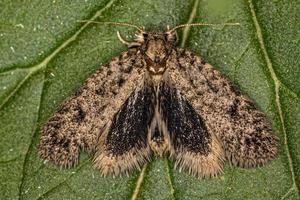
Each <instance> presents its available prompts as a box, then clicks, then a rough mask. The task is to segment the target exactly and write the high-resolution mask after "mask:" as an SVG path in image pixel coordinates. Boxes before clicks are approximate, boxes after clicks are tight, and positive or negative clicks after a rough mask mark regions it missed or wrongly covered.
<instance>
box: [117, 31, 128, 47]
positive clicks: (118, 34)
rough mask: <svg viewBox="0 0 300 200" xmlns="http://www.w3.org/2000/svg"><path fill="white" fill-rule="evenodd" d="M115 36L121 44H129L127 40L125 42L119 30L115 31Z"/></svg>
mask: <svg viewBox="0 0 300 200" xmlns="http://www.w3.org/2000/svg"><path fill="white" fill-rule="evenodd" d="M117 36H118V39H119V40H120V41H121V42H122V43H123V44H126V45H127V46H128V45H129V44H130V43H129V42H127V41H126V40H124V39H123V38H122V36H121V34H120V32H119V31H117Z"/></svg>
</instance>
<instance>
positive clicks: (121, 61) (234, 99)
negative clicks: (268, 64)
mask: <svg viewBox="0 0 300 200" xmlns="http://www.w3.org/2000/svg"><path fill="white" fill-rule="evenodd" d="M96 23H102V24H120V25H128V26H134V25H130V24H126V23H111V22H96ZM193 25H203V24H186V25H179V26H177V27H175V28H173V29H168V30H167V31H166V32H146V31H144V29H142V28H139V27H136V26H134V27H136V28H137V29H138V30H139V32H138V34H137V37H136V39H135V40H134V41H133V42H131V43H127V42H125V41H123V40H122V41H123V42H125V43H126V44H128V50H127V51H125V52H123V53H121V54H120V55H119V56H117V57H114V58H112V59H111V60H110V61H109V62H108V63H107V64H105V65H104V66H101V67H100V69H99V70H98V71H96V72H95V73H94V74H93V75H92V76H91V77H89V78H88V79H87V80H86V81H85V83H84V84H83V86H82V87H81V88H80V89H79V90H78V91H77V92H76V93H75V94H74V95H73V96H71V97H69V98H68V99H66V100H65V101H64V102H63V103H62V105H61V106H60V107H59V109H58V110H57V111H56V112H55V113H54V114H53V115H52V116H51V117H50V119H49V120H48V122H47V123H46V124H45V125H44V126H43V127H42V129H41V137H40V143H39V147H38V148H39V154H40V156H41V157H42V158H43V159H45V160H50V161H53V162H54V163H55V164H57V165H59V166H62V167H71V166H73V165H75V164H77V162H78V158H79V153H80V151H81V150H84V151H88V152H91V153H93V154H94V160H93V165H94V167H95V168H97V169H99V170H100V171H101V173H102V174H103V175H107V174H113V175H120V174H123V173H128V171H130V170H132V169H134V168H140V166H141V165H143V164H144V163H146V162H148V161H150V159H151V156H152V155H153V154H157V155H160V156H164V155H167V156H169V157H170V158H171V159H173V160H174V161H175V166H176V167H179V168H180V169H186V170H187V171H188V172H189V173H191V174H193V175H195V176H198V177H210V176H215V175H217V174H218V173H220V172H221V171H222V168H223V164H224V161H225V160H228V161H229V162H230V163H231V164H233V165H237V166H241V167H254V166H260V165H263V164H265V163H266V162H267V161H269V160H271V159H272V158H274V157H275V155H276V154H277V149H278V138H277V137H276V136H275V135H273V133H272V129H271V124H270V123H269V121H268V120H267V118H266V116H265V114H264V113H262V112H261V111H260V110H258V109H257V107H256V106H255V105H254V103H253V101H252V100H250V99H249V98H248V97H247V96H245V95H243V94H241V93H240V92H239V91H238V90H237V89H236V88H235V87H234V86H233V84H232V83H231V82H230V81H229V80H228V79H227V78H226V77H224V76H223V75H222V74H221V73H220V72H219V71H217V70H216V69H214V68H213V67H212V66H211V65H210V64H208V63H206V62H205V61H204V60H203V58H201V57H199V56H197V55H195V54H194V53H192V52H191V51H189V50H186V49H182V48H178V47H176V42H177V34H176V31H175V29H177V28H180V27H183V26H193Z"/></svg>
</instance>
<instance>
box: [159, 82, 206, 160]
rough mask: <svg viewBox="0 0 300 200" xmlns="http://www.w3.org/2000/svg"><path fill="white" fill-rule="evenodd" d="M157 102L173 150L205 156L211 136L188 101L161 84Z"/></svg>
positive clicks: (174, 89) (166, 85) (163, 83)
mask: <svg viewBox="0 0 300 200" xmlns="http://www.w3.org/2000/svg"><path fill="white" fill-rule="evenodd" d="M158 102H159V106H160V112H161V114H162V116H163V119H164V120H165V122H166V124H167V128H168V131H169V132H170V138H171V142H172V144H173V145H174V148H175V150H176V149H179V148H184V149H186V150H187V151H191V152H194V153H201V154H203V155H207V154H208V153H209V151H210V149H209V143H210V142H211V136H210V134H209V133H208V131H207V129H206V126H205V124H204V122H203V119H202V118H201V117H200V116H199V114H198V113H197V112H196V111H195V110H194V108H193V107H192V105H191V104H190V103H189V102H188V100H187V99H186V98H185V97H184V96H182V94H180V92H179V91H178V90H177V89H176V88H175V87H172V86H171V87H170V86H169V85H168V84H167V83H165V82H162V83H161V85H160V87H159V93H158Z"/></svg>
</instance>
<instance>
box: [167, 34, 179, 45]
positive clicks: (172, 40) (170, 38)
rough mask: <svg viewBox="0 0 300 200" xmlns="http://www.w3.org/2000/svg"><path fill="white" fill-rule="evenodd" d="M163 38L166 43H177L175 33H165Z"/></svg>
mask: <svg viewBox="0 0 300 200" xmlns="http://www.w3.org/2000/svg"><path fill="white" fill-rule="evenodd" d="M165 37H166V40H167V41H170V42H174V43H176V42H177V34H176V33H167V34H166V35H165Z"/></svg>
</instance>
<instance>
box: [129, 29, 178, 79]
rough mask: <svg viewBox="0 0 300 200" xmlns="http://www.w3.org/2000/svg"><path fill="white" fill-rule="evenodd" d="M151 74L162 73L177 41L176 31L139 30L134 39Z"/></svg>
mask: <svg viewBox="0 0 300 200" xmlns="http://www.w3.org/2000/svg"><path fill="white" fill-rule="evenodd" d="M135 42H136V43H138V44H139V45H140V46H139V49H140V51H141V53H142V54H143V55H144V59H145V61H146V63H147V67H148V70H149V72H150V73H152V74H162V73H163V72H164V71H165V70H166V61H167V60H168V58H169V55H170V54H171V52H172V49H173V48H174V47H175V45H176V42H177V34H176V32H172V33H170V32H158V33H157V32H144V31H143V32H141V33H139V34H138V35H137V38H136V40H135Z"/></svg>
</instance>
